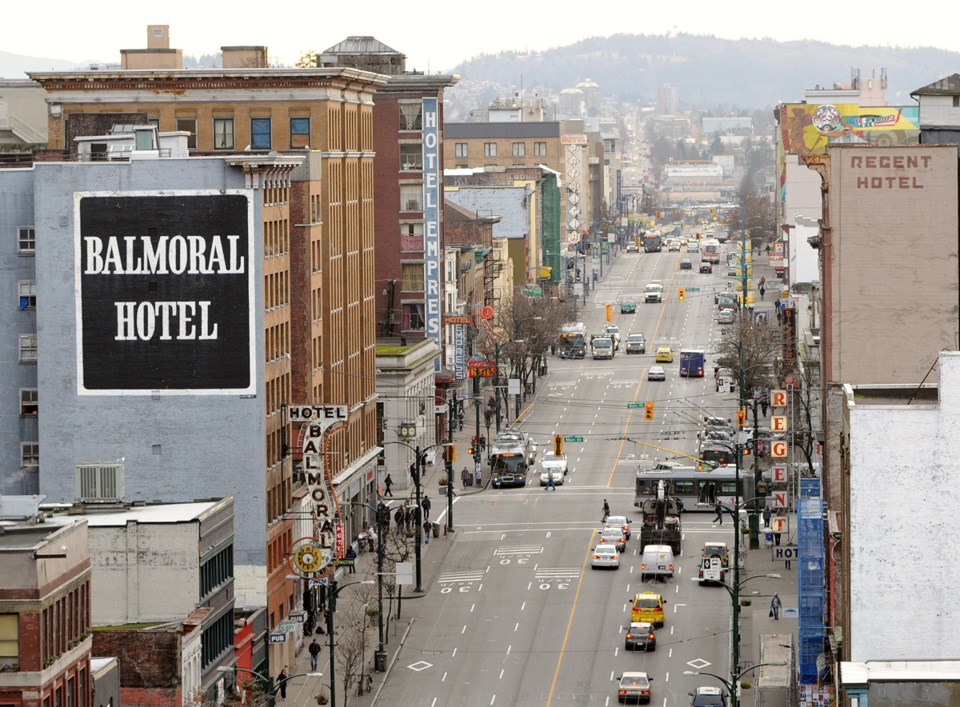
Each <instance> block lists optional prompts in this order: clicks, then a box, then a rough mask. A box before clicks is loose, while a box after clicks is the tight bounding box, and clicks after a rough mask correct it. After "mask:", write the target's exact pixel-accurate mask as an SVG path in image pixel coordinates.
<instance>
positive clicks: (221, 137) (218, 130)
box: [213, 118, 233, 150]
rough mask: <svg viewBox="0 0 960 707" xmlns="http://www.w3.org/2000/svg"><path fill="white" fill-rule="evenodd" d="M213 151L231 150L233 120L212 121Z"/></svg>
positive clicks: (215, 119) (220, 119)
mask: <svg viewBox="0 0 960 707" xmlns="http://www.w3.org/2000/svg"><path fill="white" fill-rule="evenodd" d="M213 149H214V150H232V149H233V118H214V119H213Z"/></svg>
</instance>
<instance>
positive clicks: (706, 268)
mask: <svg viewBox="0 0 960 707" xmlns="http://www.w3.org/2000/svg"><path fill="white" fill-rule="evenodd" d="M700 272H702V273H704V274H707V275H709V274H710V273H712V272H713V264H712V263H700Z"/></svg>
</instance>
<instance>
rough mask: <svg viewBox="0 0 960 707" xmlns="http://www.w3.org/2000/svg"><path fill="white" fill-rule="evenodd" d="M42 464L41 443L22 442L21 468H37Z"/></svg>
mask: <svg viewBox="0 0 960 707" xmlns="http://www.w3.org/2000/svg"><path fill="white" fill-rule="evenodd" d="M38 466H40V443H39V442H21V443H20V468H21V469H26V468H36V467H38Z"/></svg>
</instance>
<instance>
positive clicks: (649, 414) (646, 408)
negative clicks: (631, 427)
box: [643, 402, 653, 420]
mask: <svg viewBox="0 0 960 707" xmlns="http://www.w3.org/2000/svg"><path fill="white" fill-rule="evenodd" d="M643 419H644V420H652V419H653V403H650V402H648V403H644V404H643Z"/></svg>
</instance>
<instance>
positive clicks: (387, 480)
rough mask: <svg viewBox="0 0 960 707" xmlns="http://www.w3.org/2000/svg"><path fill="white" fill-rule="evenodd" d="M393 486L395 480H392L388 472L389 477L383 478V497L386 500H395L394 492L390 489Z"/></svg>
mask: <svg viewBox="0 0 960 707" xmlns="http://www.w3.org/2000/svg"><path fill="white" fill-rule="evenodd" d="M391 486H393V479H391V478H390V472H389V471H388V472H387V475H386V476H385V477H383V495H384V498H386V497H387V496H390V497H391V498H393V491H391V490H390V487H391Z"/></svg>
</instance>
